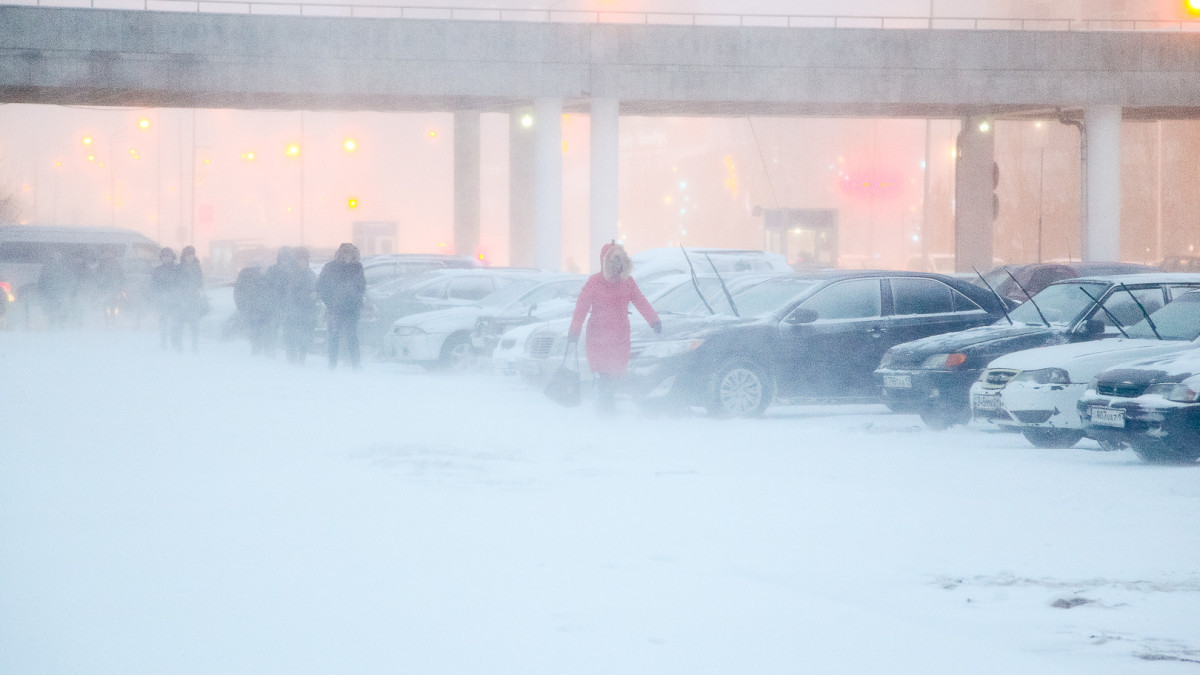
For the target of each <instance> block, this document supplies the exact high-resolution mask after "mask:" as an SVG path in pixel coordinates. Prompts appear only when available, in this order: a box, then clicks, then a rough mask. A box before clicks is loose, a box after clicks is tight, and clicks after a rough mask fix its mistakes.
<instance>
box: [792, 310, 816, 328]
mask: <svg viewBox="0 0 1200 675" xmlns="http://www.w3.org/2000/svg"><path fill="white" fill-rule="evenodd" d="M817 318H818V317H817V313H816V312H814V311H813V310H811V309H804V308H803V307H801V308H800V309H797V310H796V311H794V312H792V313H791V314H789V315H788V318H787V323H788V324H791V325H793V326H800V325H803V324H806V323H812V322H814V321H816V320H817Z"/></svg>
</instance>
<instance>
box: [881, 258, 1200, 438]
mask: <svg viewBox="0 0 1200 675" xmlns="http://www.w3.org/2000/svg"><path fill="white" fill-rule="evenodd" d="M1196 288H1200V275H1195V274H1168V273H1164V272H1158V273H1154V274H1132V275H1116V276H1100V277H1084V278H1082V279H1072V280H1067V281H1058V282H1055V283H1053V284H1051V285H1049V286H1047V287H1046V288H1045V289H1043V290H1042V291H1041V292H1040V293H1037V294H1036V295H1034V296H1033V301H1032V302H1026V303H1024V304H1022V305H1020V306H1019V307H1017V308H1016V309H1014V310H1012V311H1011V312H1009V315H1008V317H1006V318H1004V317H1002V318H1000V319H998V320H997V321H996V322H995V323H993V324H992V325H989V326H981V327H978V328H973V329H971V330H968V331H962V332H958V333H948V334H945V335H938V336H935V337H930V338H925V339H921V340H917V341H914V342H906V343H902V344H898V345H896V346H895V347H893V348H891V349H889V350H888V351H887V353H886V354H884V355H883V360H882V361H881V362H880V364H879V368H878V369H877V370H876V371H875V375H876V377H877V378H878V379H877V382H878V383H879V384H880V385H881V386H882V388H883V400H884V403H886V404H887V405H888V407H889V408H891V409H892V410H893V411H895V412H908V413H917V414H919V415H920V416H921V419H922V420H924V422H925V423H926V424H927V425H929V426H930V427H933V428H944V427H947V426H950V425H953V424H961V423H964V422H967V421H968V420H969V419H970V417H971V402H970V390H971V385H972V384H974V382H975V380H977V379H979V374H980V373H981V372H983V369H984V368H986V367H987V364H989V363H991V362H992V361H994V360H995V359H997V358H999V357H1001V356H1003V355H1005V354H1011V353H1012V352H1016V351H1021V350H1023V349H1032V348H1034V347H1044V346H1048V345H1056V344H1066V343H1068V342H1085V341H1089V340H1097V339H1100V338H1107V337H1116V336H1118V335H1120V332H1119V331H1118V330H1117V328H1116V324H1115V323H1114V322H1113V318H1112V317H1115V318H1116V320H1117V322H1119V323H1121V325H1124V326H1129V325H1133V324H1135V323H1137V322H1138V321H1139V320H1140V319H1141V318H1142V311H1141V309H1140V308H1139V307H1138V304H1137V302H1135V301H1134V297H1136V298H1138V301H1139V302H1141V304H1142V306H1143V307H1145V308H1146V310H1147V311H1149V312H1153V311H1155V310H1157V309H1158V308H1160V307H1162V306H1163V305H1165V304H1166V303H1167V302H1168V301H1170V300H1171V299H1172V298H1173V297H1175V296H1176V295H1181V294H1183V293H1185V292H1187V291H1189V290H1193V289H1196ZM1127 289H1128V290H1127ZM1097 302H1099V303H1100V304H1099V305H1097ZM1102 308H1103V309H1102ZM995 377H997V378H998V377H1000V374H999V373H997V374H996V375H995ZM993 384H1002V382H999V381H997V382H993Z"/></svg>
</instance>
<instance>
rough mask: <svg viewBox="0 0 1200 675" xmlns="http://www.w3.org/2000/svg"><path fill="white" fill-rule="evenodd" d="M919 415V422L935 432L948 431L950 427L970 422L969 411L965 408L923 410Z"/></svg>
mask: <svg viewBox="0 0 1200 675" xmlns="http://www.w3.org/2000/svg"><path fill="white" fill-rule="evenodd" d="M920 415H921V421H922V422H924V423H925V426H927V427H929V428H930V429H933V430H935V431H941V430H943V429H949V428H950V427H953V426H957V425H959V424H966V423H967V422H970V421H971V409H970V408H966V407H964V408H956V409H952V408H938V409H936V410H925V411H922V412H921V413H920Z"/></svg>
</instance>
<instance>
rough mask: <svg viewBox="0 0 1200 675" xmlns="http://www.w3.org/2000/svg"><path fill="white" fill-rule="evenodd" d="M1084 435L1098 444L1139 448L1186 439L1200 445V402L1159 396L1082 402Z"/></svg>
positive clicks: (1097, 399)
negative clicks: (1119, 444) (1177, 401)
mask: <svg viewBox="0 0 1200 675" xmlns="http://www.w3.org/2000/svg"><path fill="white" fill-rule="evenodd" d="M1078 411H1079V417H1080V419H1081V420H1082V423H1083V427H1084V432H1085V433H1086V434H1087V435H1088V437H1089V438H1092V439H1095V440H1097V441H1100V440H1104V441H1112V442H1120V443H1127V444H1129V445H1135V446H1136V445H1138V444H1139V443H1147V442H1149V443H1162V442H1169V441H1173V440H1179V439H1183V440H1186V441H1187V442H1190V443H1197V442H1200V439H1198V438H1197V436H1198V435H1200V403H1174V402H1172V401H1167V400H1165V399H1162V398H1159V397H1157V396H1139V397H1137V398H1110V397H1107V396H1093V397H1089V398H1084V399H1080V401H1079V403H1078Z"/></svg>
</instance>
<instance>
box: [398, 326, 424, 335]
mask: <svg viewBox="0 0 1200 675" xmlns="http://www.w3.org/2000/svg"><path fill="white" fill-rule="evenodd" d="M424 334H425V331H423V330H421V329H420V328H417V327H416V326H392V335H395V336H396V337H413V336H417V335H424Z"/></svg>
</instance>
